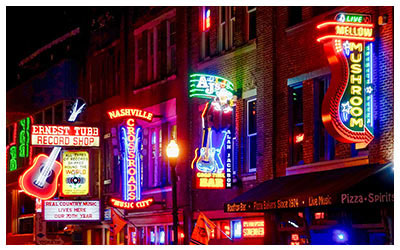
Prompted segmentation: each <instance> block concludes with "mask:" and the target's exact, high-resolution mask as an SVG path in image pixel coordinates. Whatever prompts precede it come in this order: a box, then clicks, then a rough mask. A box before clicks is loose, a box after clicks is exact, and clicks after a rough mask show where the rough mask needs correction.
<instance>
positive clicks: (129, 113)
mask: <svg viewBox="0 0 400 250" xmlns="http://www.w3.org/2000/svg"><path fill="white" fill-rule="evenodd" d="M107 113H108V116H109V117H110V119H116V118H120V117H135V118H139V119H143V120H147V121H149V122H151V121H152V120H153V114H152V113H150V112H147V111H144V110H140V109H128V108H122V109H115V110H111V111H108V112H107Z"/></svg>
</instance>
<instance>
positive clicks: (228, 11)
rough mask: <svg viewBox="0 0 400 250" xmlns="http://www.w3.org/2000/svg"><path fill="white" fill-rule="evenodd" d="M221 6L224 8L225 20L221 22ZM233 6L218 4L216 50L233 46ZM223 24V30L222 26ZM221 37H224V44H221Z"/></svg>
mask: <svg viewBox="0 0 400 250" xmlns="http://www.w3.org/2000/svg"><path fill="white" fill-rule="evenodd" d="M222 8H225V21H224V22H222ZM232 8H234V7H233V6H220V7H219V8H218V10H219V26H218V50H219V51H220V52H221V51H224V50H229V49H231V48H232V46H233V32H234V27H233V26H234V25H235V20H236V18H235V17H232ZM224 25H225V32H224V29H223V26H224ZM223 37H225V44H223Z"/></svg>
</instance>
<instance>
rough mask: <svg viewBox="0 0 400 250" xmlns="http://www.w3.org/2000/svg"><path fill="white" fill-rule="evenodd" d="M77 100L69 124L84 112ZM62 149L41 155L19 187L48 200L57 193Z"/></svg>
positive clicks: (25, 174)
mask: <svg viewBox="0 0 400 250" xmlns="http://www.w3.org/2000/svg"><path fill="white" fill-rule="evenodd" d="M78 102H79V100H78V99H77V100H76V101H75V103H74V105H73V107H72V110H71V115H70V117H69V118H68V121H69V122H75V120H76V118H77V117H78V115H79V114H80V113H81V112H82V111H83V108H84V106H85V105H86V104H85V103H83V104H82V105H80V107H79V108H78ZM60 151H61V147H54V148H53V150H52V151H51V153H50V156H47V155H45V154H39V155H38V156H36V157H35V159H34V160H33V165H32V166H31V167H30V168H29V169H27V170H26V171H25V172H24V173H23V174H22V175H21V176H20V178H19V186H20V187H21V188H22V189H23V190H24V192H25V193H26V194H28V195H30V196H33V197H36V198H39V199H42V200H48V199H51V198H52V197H53V196H54V195H55V194H56V191H57V186H58V177H59V175H60V173H61V170H62V164H61V163H60V162H58V161H56V159H57V157H58V154H59V153H60Z"/></svg>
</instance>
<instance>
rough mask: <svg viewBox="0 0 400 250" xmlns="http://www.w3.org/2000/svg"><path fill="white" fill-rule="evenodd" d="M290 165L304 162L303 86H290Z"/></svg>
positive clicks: (300, 84)
mask: <svg viewBox="0 0 400 250" xmlns="http://www.w3.org/2000/svg"><path fill="white" fill-rule="evenodd" d="M289 129H290V131H289V132H290V133H289V136H290V139H289V143H290V152H291V154H290V165H292V166H295V165H301V164H303V163H304V161H303V140H304V129H303V85H302V83H298V84H293V85H291V86H289Z"/></svg>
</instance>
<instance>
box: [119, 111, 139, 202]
mask: <svg viewBox="0 0 400 250" xmlns="http://www.w3.org/2000/svg"><path fill="white" fill-rule="evenodd" d="M120 134H121V149H122V154H123V157H122V158H123V159H122V178H123V181H122V195H123V199H124V200H125V201H138V200H140V179H141V176H140V169H138V166H140V155H139V150H140V147H141V135H142V133H141V128H140V127H138V128H136V130H135V120H134V119H132V118H130V119H128V120H127V121H126V126H122V127H121V133H120Z"/></svg>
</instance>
